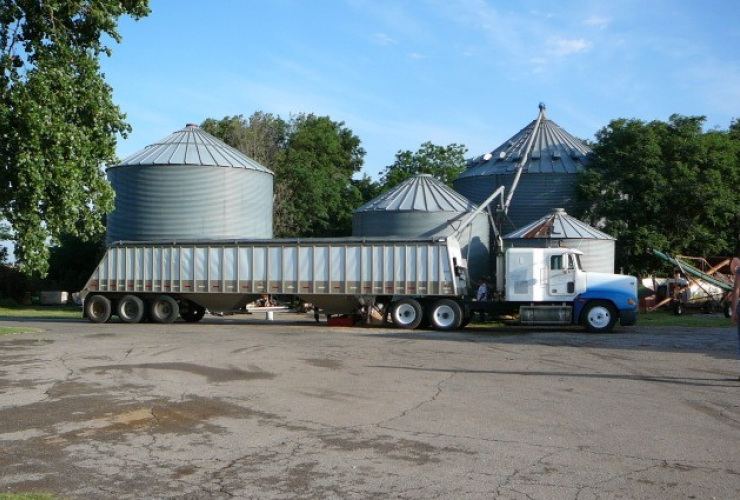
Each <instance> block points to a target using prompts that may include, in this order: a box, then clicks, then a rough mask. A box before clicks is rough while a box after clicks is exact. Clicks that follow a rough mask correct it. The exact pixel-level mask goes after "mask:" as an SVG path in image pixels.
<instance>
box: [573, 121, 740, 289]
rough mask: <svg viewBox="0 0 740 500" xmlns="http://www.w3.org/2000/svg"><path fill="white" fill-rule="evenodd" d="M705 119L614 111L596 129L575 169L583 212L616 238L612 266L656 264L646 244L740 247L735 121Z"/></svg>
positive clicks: (711, 252) (675, 250)
mask: <svg viewBox="0 0 740 500" xmlns="http://www.w3.org/2000/svg"><path fill="white" fill-rule="evenodd" d="M704 121H705V118H704V117H686V116H680V115H672V116H671V117H670V119H669V121H668V122H660V121H653V122H650V123H645V122H643V121H640V120H626V119H618V120H613V121H612V122H610V124H609V125H608V126H607V127H605V128H603V129H601V130H600V131H599V132H598V133H597V134H596V139H597V142H596V144H595V145H594V146H593V149H594V157H593V162H592V165H591V166H590V168H588V169H586V170H585V171H584V172H583V173H582V174H581V175H580V176H579V183H578V191H579V194H580V196H581V198H582V199H583V200H584V201H585V202H586V206H587V207H588V208H587V211H586V213H584V214H581V216H582V218H583V219H584V220H589V221H590V222H591V223H592V224H594V225H602V226H603V229H604V230H605V232H607V233H609V234H611V235H612V236H614V237H615V238H617V245H616V265H617V267H618V268H619V267H621V268H623V269H625V270H626V271H629V272H631V273H634V274H638V275H644V274H647V273H649V272H651V271H654V270H655V269H657V268H659V267H660V266H661V263H660V262H658V261H656V259H655V258H654V257H652V256H651V255H650V254H649V253H648V250H649V249H650V248H655V249H657V250H660V251H664V252H669V253H672V254H683V255H695V256H720V255H732V254H737V253H738V251H740V189H739V188H738V186H740V140H738V136H737V122H736V123H735V124H733V127H732V129H731V130H730V131H727V132H725V131H719V130H712V131H709V132H703V131H702V125H703V124H704ZM733 130H734V131H733ZM733 134H734V135H733Z"/></svg>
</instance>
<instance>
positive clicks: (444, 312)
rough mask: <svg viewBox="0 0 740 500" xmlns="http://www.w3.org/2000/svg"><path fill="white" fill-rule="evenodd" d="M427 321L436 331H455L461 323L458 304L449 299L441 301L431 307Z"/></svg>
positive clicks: (461, 316) (461, 318)
mask: <svg viewBox="0 0 740 500" xmlns="http://www.w3.org/2000/svg"><path fill="white" fill-rule="evenodd" d="M429 321H430V323H431V324H432V326H433V327H434V328H436V329H437V330H457V329H458V328H460V325H461V324H462V321H463V313H462V309H461V308H460V304H458V303H457V302H455V301H454V300H450V299H441V300H438V301H437V302H435V303H434V304H433V305H432V308H431V310H430V311H429Z"/></svg>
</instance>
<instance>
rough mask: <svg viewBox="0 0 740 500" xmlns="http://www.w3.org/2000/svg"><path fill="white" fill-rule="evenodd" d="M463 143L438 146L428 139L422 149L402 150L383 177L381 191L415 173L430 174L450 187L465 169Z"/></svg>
mask: <svg viewBox="0 0 740 500" xmlns="http://www.w3.org/2000/svg"><path fill="white" fill-rule="evenodd" d="M467 151H468V149H467V148H466V147H465V146H463V145H460V144H454V143H453V144H450V145H448V146H437V145H435V144H432V143H431V142H425V143H424V144H422V145H421V147H420V148H419V150H418V151H417V152H416V153H414V152H411V151H399V152H398V153H396V161H395V162H394V163H393V165H389V166H387V167H385V170H384V171H383V174H382V175H381V178H380V186H381V191H387V190H389V189H391V188H393V187H394V186H397V185H398V184H400V183H402V182H403V181H405V180H406V179H409V178H410V177H413V176H414V175H416V174H431V175H433V176H434V177H436V178H437V179H439V180H440V181H442V182H444V183H445V184H447V185H448V186H450V187H452V181H453V180H454V179H455V178H456V177H457V176H458V175H460V173H462V172H463V171H464V170H465V153H467Z"/></svg>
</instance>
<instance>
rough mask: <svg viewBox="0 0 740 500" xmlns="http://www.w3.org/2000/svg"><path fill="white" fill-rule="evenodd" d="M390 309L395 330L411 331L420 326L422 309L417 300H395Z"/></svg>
mask: <svg viewBox="0 0 740 500" xmlns="http://www.w3.org/2000/svg"><path fill="white" fill-rule="evenodd" d="M391 307H392V309H391V319H392V320H393V325H394V326H395V327H396V328H406V329H409V330H412V329H414V328H416V327H417V326H419V325H420V324H421V320H422V308H421V304H419V302H418V301H417V300H414V299H401V300H397V301H396V302H394V303H393V304H392V305H391Z"/></svg>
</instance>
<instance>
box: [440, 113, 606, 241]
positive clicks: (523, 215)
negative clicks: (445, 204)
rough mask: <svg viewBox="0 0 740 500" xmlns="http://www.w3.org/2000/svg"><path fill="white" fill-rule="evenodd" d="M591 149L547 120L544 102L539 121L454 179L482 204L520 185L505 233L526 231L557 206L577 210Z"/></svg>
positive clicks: (468, 194) (503, 228)
mask: <svg viewBox="0 0 740 500" xmlns="http://www.w3.org/2000/svg"><path fill="white" fill-rule="evenodd" d="M590 154H591V149H590V148H589V147H588V146H586V145H585V144H584V143H583V142H581V141H580V140H578V139H576V138H574V137H573V136H572V135H570V134H569V133H568V132H566V131H565V130H563V129H562V128H560V127H559V126H558V125H557V124H556V123H555V122H553V121H552V120H548V119H547V117H546V116H545V105H544V104H540V112H539V115H538V117H537V119H536V120H534V121H533V122H532V123H530V124H529V125H527V126H526V127H525V128H523V129H522V130H520V131H519V133H517V134H516V135H514V136H513V137H512V138H511V139H509V140H508V141H506V142H505V143H503V144H502V145H501V146H499V147H498V148H496V149H494V150H493V151H492V152H491V153H488V154H486V155H483V156H480V157H478V158H474V159H472V160H469V161H468V169H467V170H466V171H465V172H463V173H462V174H460V175H459V176H458V177H457V179H455V180H454V181H453V185H454V186H455V190H457V191H458V192H460V193H461V194H462V195H464V196H466V197H467V198H469V199H470V200H471V201H473V202H474V203H482V202H483V201H484V200H485V199H486V198H487V197H488V196H489V195H490V194H491V193H493V191H495V190H496V189H497V188H498V187H499V186H505V188H506V191H505V193H506V196H507V197H508V196H509V194H511V193H512V186H514V184H515V179H516V177H517V171H518V170H519V169H521V176H520V178H519V180H518V183H517V184H516V186H515V188H514V191H513V197H512V198H511V204H510V206H509V211H508V217H507V220H505V221H503V223H502V225H503V227H502V231H503V232H508V231H513V230H516V229H518V228H521V227H523V226H525V225H527V224H529V223H530V222H532V221H534V220H537V219H538V218H540V217H543V216H545V215H547V214H548V213H550V212H551V211H552V209H553V208H555V207H564V208H565V209H566V210H571V211H573V210H575V209H576V208H577V204H576V201H575V182H576V175H575V174H577V173H578V172H580V171H582V170H583V169H584V168H586V167H587V166H588V163H589V161H590Z"/></svg>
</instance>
